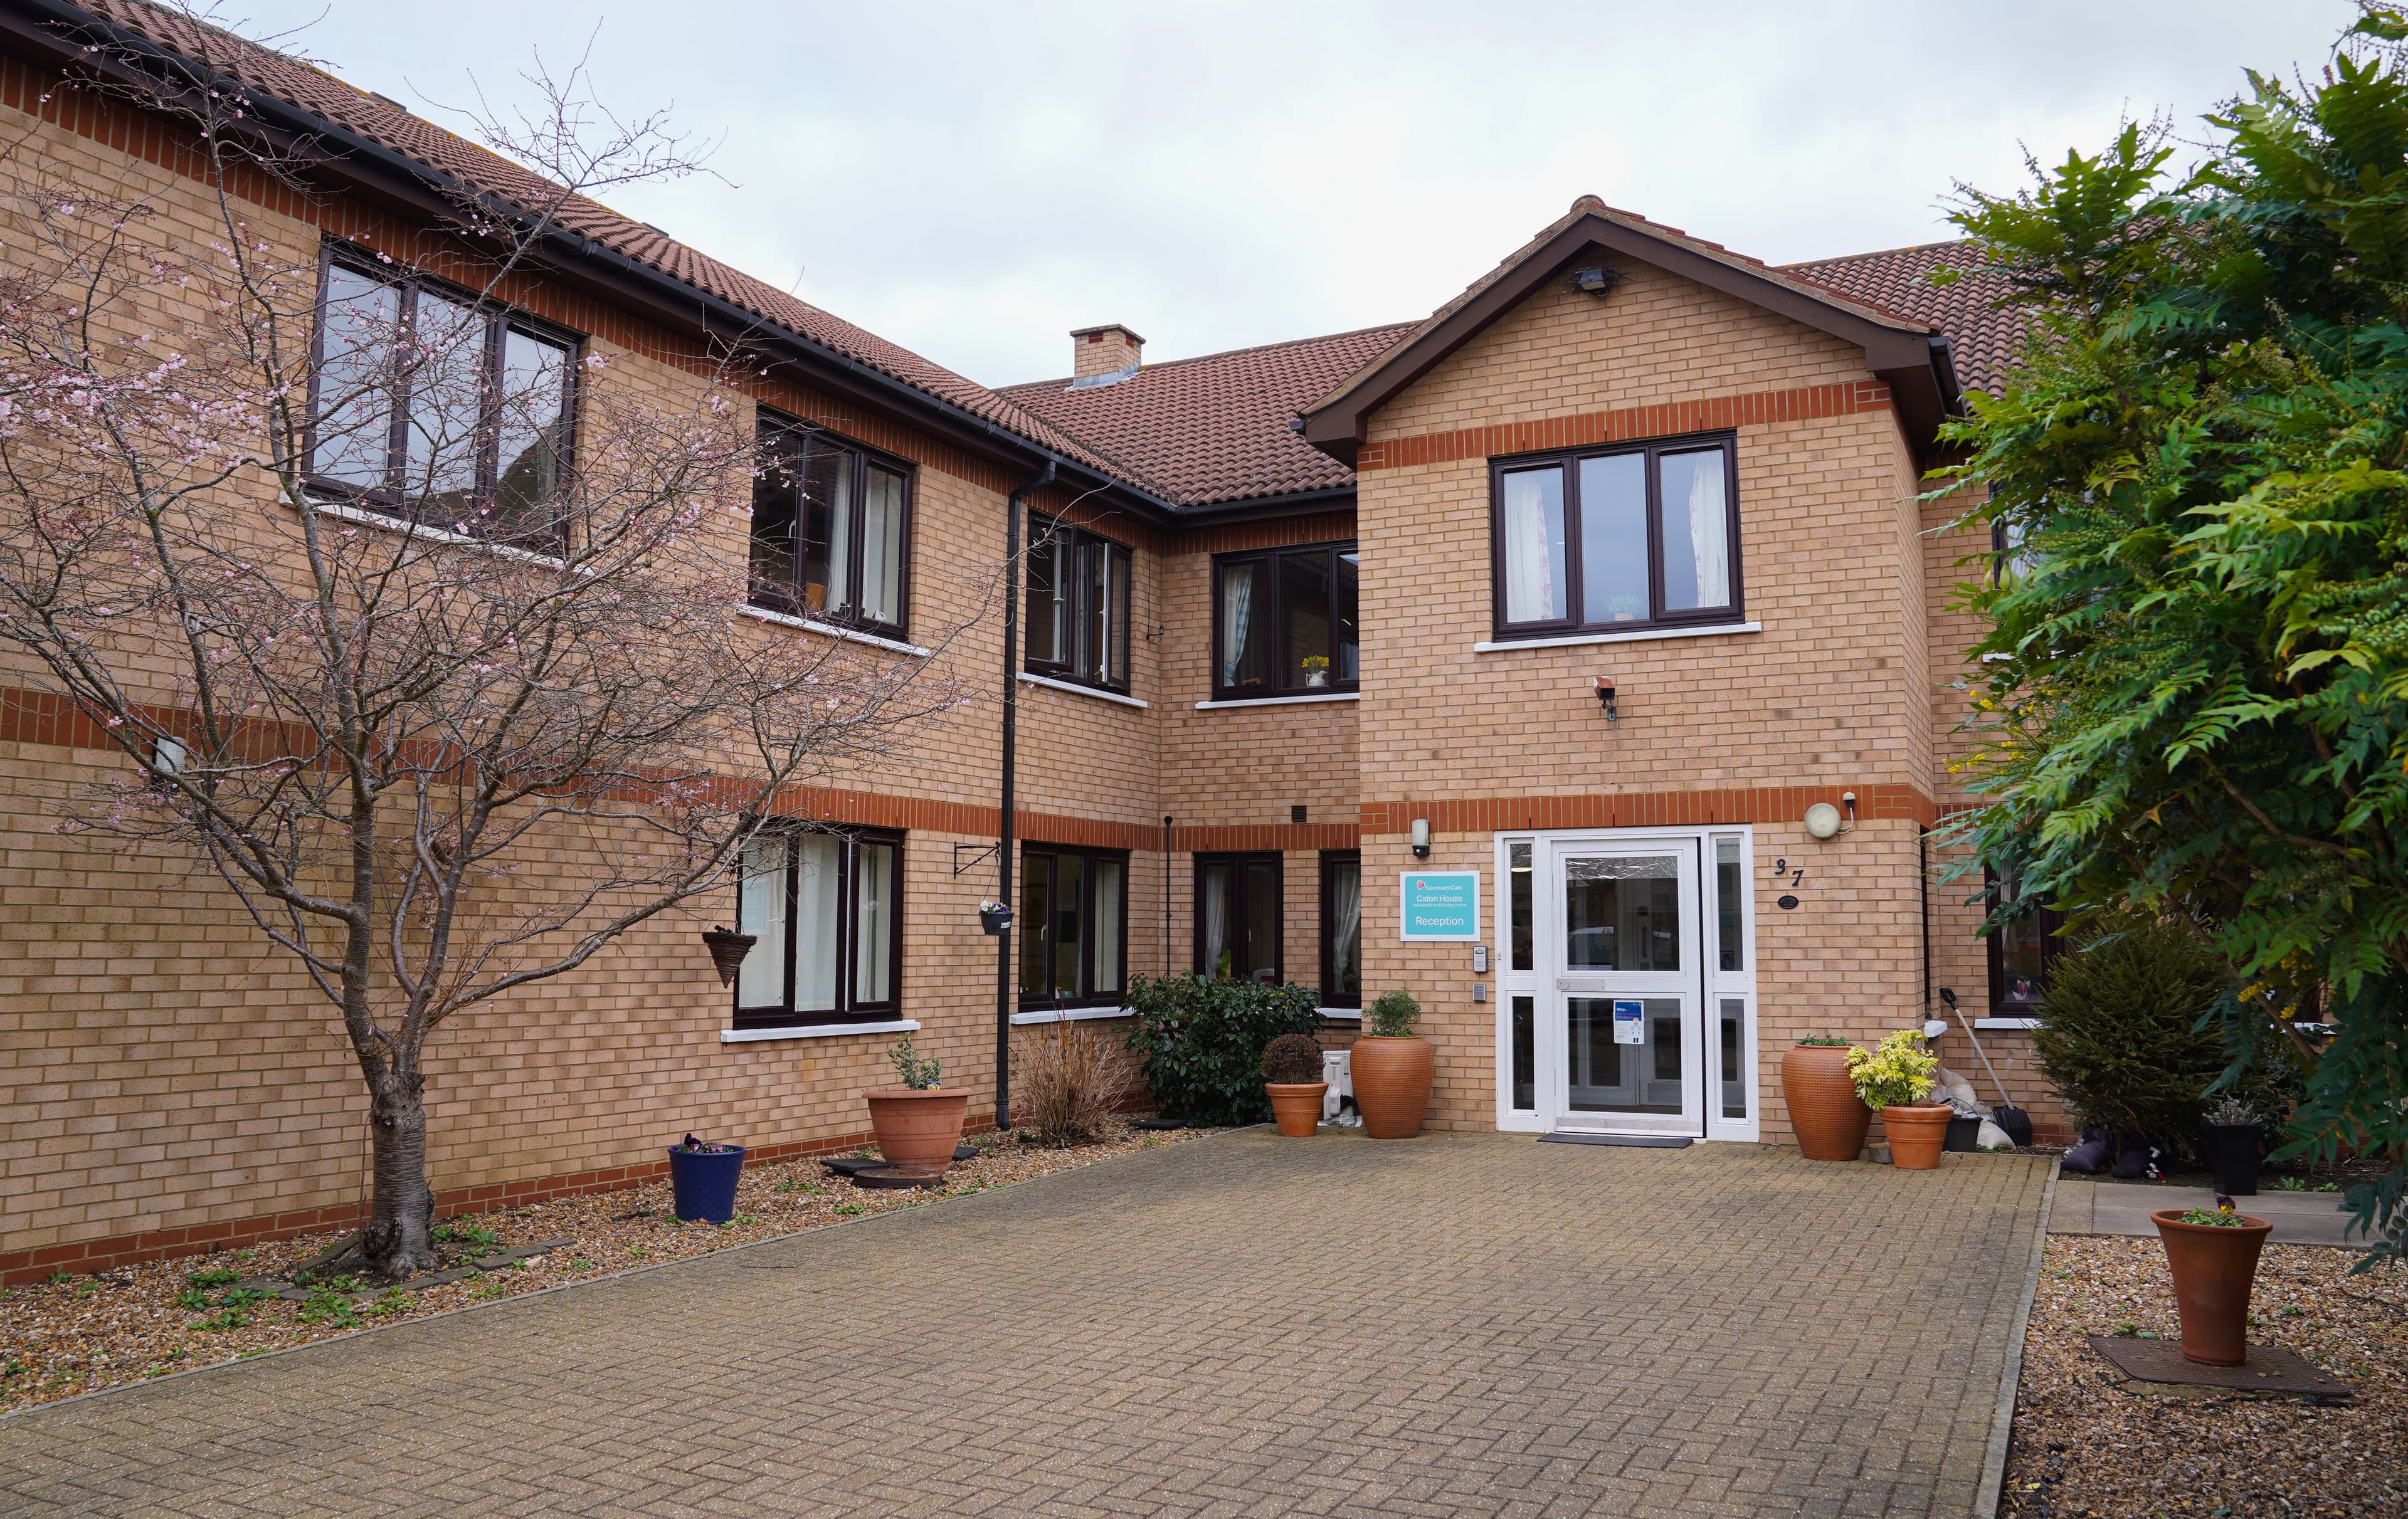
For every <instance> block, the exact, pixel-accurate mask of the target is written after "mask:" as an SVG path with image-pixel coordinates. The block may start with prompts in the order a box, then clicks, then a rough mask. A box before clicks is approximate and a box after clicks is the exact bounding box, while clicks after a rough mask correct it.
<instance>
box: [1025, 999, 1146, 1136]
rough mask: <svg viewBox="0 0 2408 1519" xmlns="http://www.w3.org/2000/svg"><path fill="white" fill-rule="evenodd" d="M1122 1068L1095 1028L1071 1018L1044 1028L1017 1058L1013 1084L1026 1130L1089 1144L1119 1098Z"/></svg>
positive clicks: (1039, 1134)
mask: <svg viewBox="0 0 2408 1519" xmlns="http://www.w3.org/2000/svg"><path fill="white" fill-rule="evenodd" d="M1121 1079H1122V1078H1121V1070H1120V1067H1119V1064H1118V1063H1117V1062H1116V1061H1114V1060H1113V1058H1112V1052H1111V1047H1110V1046H1109V1045H1107V1044H1106V1043H1105V1042H1104V1041H1103V1040H1102V1039H1099V1038H1097V1035H1096V1033H1095V1031H1094V1030H1092V1029H1086V1028H1081V1027H1079V1026H1078V1025H1075V1024H1072V1023H1068V1022H1067V1021H1064V1022H1057V1023H1055V1024H1054V1025H1052V1026H1051V1027H1048V1028H1045V1029H1043V1030H1042V1031H1040V1032H1039V1034H1038V1035H1037V1037H1036V1038H1035V1039H1031V1040H1030V1041H1029V1043H1028V1049H1027V1053H1025V1054H1023V1055H1022V1056H1021V1057H1020V1060H1019V1069H1018V1071H1017V1072H1016V1073H1015V1081H1014V1083H1013V1084H1014V1086H1015V1088H1016V1090H1017V1093H1018V1096H1019V1098H1020V1102H1021V1106H1022V1111H1023V1112H1024V1113H1025V1115H1026V1116H1025V1119H1024V1123H1025V1128H1026V1131H1027V1132H1028V1133H1029V1134H1031V1135H1034V1136H1035V1137H1036V1139H1038V1140H1039V1142H1040V1143H1044V1144H1052V1145H1072V1144H1085V1143H1086V1142H1087V1141H1088V1140H1090V1139H1094V1138H1095V1137H1096V1133H1097V1130H1098V1129H1100V1128H1102V1127H1103V1125H1104V1120H1105V1118H1107V1117H1108V1116H1110V1115H1111V1111H1112V1104H1113V1103H1115V1102H1117V1101H1119V1100H1120V1095H1121Z"/></svg>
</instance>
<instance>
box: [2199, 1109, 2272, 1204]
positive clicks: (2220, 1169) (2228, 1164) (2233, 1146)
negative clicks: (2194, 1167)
mask: <svg viewBox="0 0 2408 1519" xmlns="http://www.w3.org/2000/svg"><path fill="white" fill-rule="evenodd" d="M2265 1137H2266V1128H2265V1125H2263V1124H2261V1123H2259V1122H2258V1120H2257V1109H2255V1108H2252V1107H2251V1106H2249V1104H2247V1103H2245V1102H2243V1101H2242V1100H2241V1099H2240V1098H2239V1097H2232V1096H2228V1097H2221V1098H2218V1099H2217V1101H2216V1103H2215V1105H2214V1107H2212V1108H2210V1109H2208V1110H2207V1116H2206V1117H2205V1118H2203V1119H2201V1120H2200V1125H2199V1149H2200V1159H2202V1160H2204V1161H2206V1162H2207V1168H2208V1169H2209V1170H2211V1171H2213V1172H2214V1173H2215V1190H2216V1191H2218V1192H2220V1193H2223V1194H2224V1195H2226V1196H2227V1197H2256V1196H2257V1158H2258V1154H2259V1149H2260V1146H2261V1145H2262V1144H2263V1142H2264V1140H2265Z"/></svg>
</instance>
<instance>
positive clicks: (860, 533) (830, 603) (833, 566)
mask: <svg viewBox="0 0 2408 1519" xmlns="http://www.w3.org/2000/svg"><path fill="white" fill-rule="evenodd" d="M910 498H911V475H910V469H909V468H908V467H907V466H904V465H902V464H900V463H898V462H897V461H895V460H892V459H889V458H886V457H885V456H883V455H881V454H875V453H872V452H871V451H868V450H867V449H864V448H861V447H859V446H858V445H855V444H852V443H846V442H841V441H839V440H838V439H836V438H834V437H829V436H828V435H827V434H825V433H822V432H818V431H815V430H813V429H811V428H810V427H807V426H805V425H804V424H803V423H797V422H792V421H789V420H787V419H784V418H781V417H777V416H775V415H773V414H771V413H769V412H766V411H765V412H763V413H762V420H761V447H760V464H759V466H758V471H757V473H756V474H755V475H754V477H753V569H752V580H753V584H752V598H753V605H754V606H756V607H765V608H767V609H769V610H771V611H779V612H784V613H786V614H788V615H789V616H794V617H807V618H810V620H811V621H813V622H817V623H838V624H840V625H843V626H846V627H857V628H861V629H863V630H865V631H867V632H871V633H878V634H882V635H884V636H885V637H888V638H902V637H903V636H904V632H905V629H906V626H907V625H908V624H907V618H906V605H905V603H906V598H907V596H908V595H909V592H910V561H911V554H910V529H911V500H910Z"/></svg>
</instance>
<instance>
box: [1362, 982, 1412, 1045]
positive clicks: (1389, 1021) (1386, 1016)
mask: <svg viewBox="0 0 2408 1519" xmlns="http://www.w3.org/2000/svg"><path fill="white" fill-rule="evenodd" d="M1421 1021H1422V1005H1421V1004H1420V1003H1418V1002H1416V1001H1414V1000H1413V994H1412V993H1411V992H1407V991H1402V990H1397V989H1391V990H1389V991H1385V992H1382V993H1381V994H1380V995H1379V996H1376V997H1374V998H1372V999H1371V1005H1370V1006H1369V1007H1368V1008H1366V1009H1364V1010H1363V1032H1364V1033H1366V1034H1369V1035H1370V1036H1371V1037H1372V1038H1374V1039H1411V1038H1412V1036H1413V1030H1414V1029H1416V1028H1418V1027H1420V1026H1421Z"/></svg>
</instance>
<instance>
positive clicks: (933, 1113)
mask: <svg viewBox="0 0 2408 1519" xmlns="http://www.w3.org/2000/svg"><path fill="white" fill-rule="evenodd" d="M862 1096H866V1097H867V1098H868V1099H869V1126H870V1128H872V1129H873V1130H875V1131H876V1132H877V1135H878V1153H879V1154H882V1155H884V1156H885V1157H886V1164H888V1165H889V1166H907V1167H910V1168H913V1169H915V1170H925V1171H932V1172H935V1171H942V1170H943V1169H944V1168H946V1167H948V1166H950V1165H952V1164H953V1150H954V1148H955V1147H956V1146H958V1145H959V1144H960V1143H961V1142H962V1120H963V1118H964V1117H966V1116H967V1115H968V1112H969V1106H970V1095H969V1093H968V1092H967V1091H964V1090H961V1089H959V1088H953V1087H943V1086H931V1087H927V1088H925V1089H922V1088H919V1087H910V1086H882V1087H879V1088H878V1089H876V1090H875V1091H871V1092H865V1093H863V1094H862Z"/></svg>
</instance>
